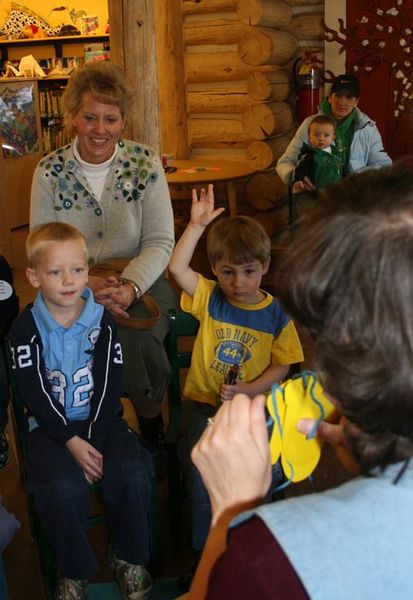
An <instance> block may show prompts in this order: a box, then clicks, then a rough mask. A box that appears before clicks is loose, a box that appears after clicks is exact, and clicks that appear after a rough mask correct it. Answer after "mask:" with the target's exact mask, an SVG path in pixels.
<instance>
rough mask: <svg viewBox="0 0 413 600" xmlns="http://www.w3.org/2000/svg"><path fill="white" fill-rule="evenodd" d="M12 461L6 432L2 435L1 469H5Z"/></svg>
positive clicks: (0, 446)
mask: <svg viewBox="0 0 413 600" xmlns="http://www.w3.org/2000/svg"><path fill="white" fill-rule="evenodd" d="M9 460H10V449H9V442H8V441H7V436H6V434H5V432H4V431H2V432H1V433H0V469H2V468H3V467H5V466H6V465H7V464H8V462H9Z"/></svg>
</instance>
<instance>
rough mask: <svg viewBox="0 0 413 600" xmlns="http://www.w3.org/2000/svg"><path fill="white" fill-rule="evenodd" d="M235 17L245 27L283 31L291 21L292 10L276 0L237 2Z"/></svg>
mask: <svg viewBox="0 0 413 600" xmlns="http://www.w3.org/2000/svg"><path fill="white" fill-rule="evenodd" d="M237 15H238V18H239V20H240V21H242V22H243V23H246V24H247V25H260V26H262V27H276V28H278V29H284V28H285V27H287V25H288V24H289V22H290V21H291V17H292V8H291V6H290V5H289V4H286V3H285V2H282V1H278V0H239V3H238V10H237Z"/></svg>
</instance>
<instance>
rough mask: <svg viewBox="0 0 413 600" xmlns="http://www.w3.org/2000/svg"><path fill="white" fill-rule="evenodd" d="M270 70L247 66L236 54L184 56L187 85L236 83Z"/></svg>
mask: <svg viewBox="0 0 413 600" xmlns="http://www.w3.org/2000/svg"><path fill="white" fill-rule="evenodd" d="M288 35H291V34H288ZM271 70H274V67H271V65H262V66H258V67H253V66H251V65H247V64H246V63H245V62H244V61H243V60H242V59H241V58H240V57H239V56H238V54H237V53H236V52H214V53H206V52H205V53H204V52H199V53H198V52H193V53H187V55H186V80H187V83H197V82H208V81H238V80H240V79H246V78H247V77H248V75H250V74H251V73H253V72H254V71H262V72H268V71H271Z"/></svg>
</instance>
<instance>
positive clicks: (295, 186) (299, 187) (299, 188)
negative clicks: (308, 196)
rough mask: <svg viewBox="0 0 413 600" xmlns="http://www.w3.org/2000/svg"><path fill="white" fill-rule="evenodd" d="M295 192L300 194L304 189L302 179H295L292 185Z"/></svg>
mask: <svg viewBox="0 0 413 600" xmlns="http://www.w3.org/2000/svg"><path fill="white" fill-rule="evenodd" d="M292 191H293V194H299V193H300V192H303V191H304V183H303V182H302V181H294V183H293V187H292Z"/></svg>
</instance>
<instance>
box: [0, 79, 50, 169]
mask: <svg viewBox="0 0 413 600" xmlns="http://www.w3.org/2000/svg"><path fill="white" fill-rule="evenodd" d="M38 102H39V98H38V90H37V81H36V80H30V79H24V80H19V81H17V80H10V79H4V80H3V81H2V82H1V83H0V143H1V150H2V155H3V156H2V157H3V158H10V157H18V156H24V155H26V154H32V153H35V152H41V151H42V142H41V127H40V116H39V110H38Z"/></svg>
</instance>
